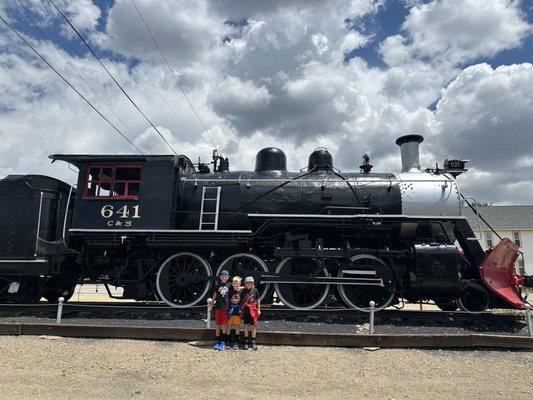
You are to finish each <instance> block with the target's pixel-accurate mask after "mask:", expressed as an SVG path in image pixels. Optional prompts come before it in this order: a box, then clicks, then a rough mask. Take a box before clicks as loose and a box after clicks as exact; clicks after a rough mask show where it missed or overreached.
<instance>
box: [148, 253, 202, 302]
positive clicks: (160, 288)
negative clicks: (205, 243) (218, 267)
mask: <svg viewBox="0 0 533 400" xmlns="http://www.w3.org/2000/svg"><path fill="white" fill-rule="evenodd" d="M211 275H212V273H211V267H209V264H208V263H207V261H206V260H205V259H203V258H202V257H200V256H199V255H197V254H193V253H179V254H175V255H173V256H172V257H170V258H168V259H167V260H166V261H165V262H164V263H163V264H162V265H161V267H160V268H159V271H158V272H157V277H156V285H157V292H158V293H159V296H161V298H162V299H163V301H164V302H165V303H167V304H168V305H169V306H171V307H176V308H187V307H192V306H194V305H196V304H198V303H199V302H200V301H202V299H203V298H204V297H205V295H206V293H207V291H208V290H209V286H210V284H211V282H210V276H211Z"/></svg>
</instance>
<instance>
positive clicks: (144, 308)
mask: <svg viewBox="0 0 533 400" xmlns="http://www.w3.org/2000/svg"><path fill="white" fill-rule="evenodd" d="M57 307H58V305H57V304H49V303H37V304H0V317H9V316H43V317H46V316H48V317H51V316H53V315H55V314H56V312H57ZM206 312H207V309H206V306H195V307H189V308H172V307H169V306H167V305H162V304H158V303H146V302H135V303H133V302H132V303H119V302H76V301H71V302H68V303H65V304H64V306H63V316H64V317H66V318H72V317H83V318H105V319H113V318H116V319H128V318H131V319H176V318H179V319H185V318H191V319H199V318H205V317H206ZM375 318H376V319H377V320H388V321H389V322H391V321H392V322H394V321H396V322H408V321H413V322H414V321H416V322H424V321H427V322H430V321H432V322H434V323H438V322H439V321H440V322H442V323H449V322H452V321H453V322H463V323H471V324H475V323H481V322H482V323H486V324H490V323H505V322H508V323H516V322H517V321H519V320H522V319H523V317H522V316H521V315H519V314H511V315H507V314H494V313H491V312H483V313H479V314H471V313H467V312H464V311H453V312H450V311H439V310H401V309H387V310H382V311H379V312H377V313H376V314H375ZM261 319H263V320H288V321H302V322H326V323H352V322H353V321H358V320H366V321H367V320H368V314H367V313H364V312H361V311H358V310H353V309H348V308H340V307H327V308H326V307H320V308H315V309H313V310H293V309H290V308H287V307H284V306H275V305H272V306H270V305H269V306H263V307H261Z"/></svg>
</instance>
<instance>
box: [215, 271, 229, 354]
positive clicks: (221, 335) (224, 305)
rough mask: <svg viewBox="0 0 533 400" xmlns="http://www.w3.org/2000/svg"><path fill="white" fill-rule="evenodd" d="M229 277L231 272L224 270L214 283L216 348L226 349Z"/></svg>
mask: <svg viewBox="0 0 533 400" xmlns="http://www.w3.org/2000/svg"><path fill="white" fill-rule="evenodd" d="M228 278H229V272H228V271H226V270H222V271H221V272H220V274H219V277H218V279H217V280H215V282H214V284H213V304H214V308H215V324H216V330H215V332H216V337H217V341H216V342H215V346H214V349H215V350H224V347H225V343H224V342H225V340H226V324H227V323H228V306H229V301H228V290H229V288H228Z"/></svg>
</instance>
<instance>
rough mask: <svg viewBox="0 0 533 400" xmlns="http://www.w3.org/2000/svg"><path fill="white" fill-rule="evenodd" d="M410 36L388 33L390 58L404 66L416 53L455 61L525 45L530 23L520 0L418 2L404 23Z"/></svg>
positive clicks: (385, 45)
mask: <svg viewBox="0 0 533 400" xmlns="http://www.w3.org/2000/svg"><path fill="white" fill-rule="evenodd" d="M402 28H403V30H404V31H405V36H404V35H401V36H400V35H395V36H391V37H389V38H387V40H385V41H384V43H383V46H382V52H383V56H384V60H385V61H386V62H387V63H388V64H389V65H399V64H401V63H404V62H407V61H408V60H409V59H411V58H415V59H427V58H430V59H432V60H433V61H436V62H445V63H449V64H452V65H455V64H459V63H465V62H467V61H471V60H475V59H478V58H479V57H487V56H493V55H495V54H496V53H498V52H499V51H501V50H503V49H509V48H514V47H517V46H519V45H520V43H521V41H522V39H523V38H524V37H525V36H526V35H527V34H528V32H530V29H531V28H530V26H529V25H528V23H527V21H526V20H525V18H524V16H523V15H522V14H521V11H520V1H518V0H491V1H482V0H455V1H433V2H429V3H423V4H417V5H415V6H414V7H412V8H411V9H410V12H409V15H408V16H407V18H406V20H405V22H404V23H403V25H402Z"/></svg>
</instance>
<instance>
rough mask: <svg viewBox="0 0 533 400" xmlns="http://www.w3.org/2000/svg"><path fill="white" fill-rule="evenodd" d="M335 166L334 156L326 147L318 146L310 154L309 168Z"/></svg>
mask: <svg viewBox="0 0 533 400" xmlns="http://www.w3.org/2000/svg"><path fill="white" fill-rule="evenodd" d="M332 167H333V157H331V154H330V152H329V151H328V149H326V148H325V147H318V148H316V149H315V151H313V152H312V153H311V154H310V155H309V162H308V163H307V168H308V169H309V170H311V169H313V168H315V169H328V168H332Z"/></svg>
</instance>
